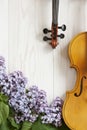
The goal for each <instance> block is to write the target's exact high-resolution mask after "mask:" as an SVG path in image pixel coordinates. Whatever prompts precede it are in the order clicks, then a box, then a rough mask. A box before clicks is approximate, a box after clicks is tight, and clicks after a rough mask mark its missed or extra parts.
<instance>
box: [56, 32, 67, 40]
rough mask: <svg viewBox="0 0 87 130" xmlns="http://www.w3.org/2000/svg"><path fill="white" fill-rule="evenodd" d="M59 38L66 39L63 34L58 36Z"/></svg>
mask: <svg viewBox="0 0 87 130" xmlns="http://www.w3.org/2000/svg"><path fill="white" fill-rule="evenodd" d="M57 37H60V38H61V39H63V38H64V37H65V35H64V34H62V33H61V34H60V35H58V36H57Z"/></svg>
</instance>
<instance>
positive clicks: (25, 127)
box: [21, 121, 32, 130]
mask: <svg viewBox="0 0 87 130" xmlns="http://www.w3.org/2000/svg"><path fill="white" fill-rule="evenodd" d="M31 126H32V123H31V122H28V121H25V122H23V125H22V129H21V130H30V129H31Z"/></svg>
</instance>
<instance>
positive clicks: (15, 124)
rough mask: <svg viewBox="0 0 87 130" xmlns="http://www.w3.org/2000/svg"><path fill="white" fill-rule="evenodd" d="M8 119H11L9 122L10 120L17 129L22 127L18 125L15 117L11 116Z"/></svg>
mask: <svg viewBox="0 0 87 130" xmlns="http://www.w3.org/2000/svg"><path fill="white" fill-rule="evenodd" d="M8 120H9V122H10V125H12V126H13V127H15V128H16V129H17V130H18V129H19V128H20V125H18V124H17V123H16V122H15V120H14V118H13V117H9V118H8Z"/></svg>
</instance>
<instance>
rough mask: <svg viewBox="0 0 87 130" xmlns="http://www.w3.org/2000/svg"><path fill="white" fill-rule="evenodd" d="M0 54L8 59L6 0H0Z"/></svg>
mask: <svg viewBox="0 0 87 130" xmlns="http://www.w3.org/2000/svg"><path fill="white" fill-rule="evenodd" d="M0 56H3V57H5V59H6V61H8V0H0Z"/></svg>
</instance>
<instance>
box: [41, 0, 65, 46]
mask: <svg viewBox="0 0 87 130" xmlns="http://www.w3.org/2000/svg"><path fill="white" fill-rule="evenodd" d="M58 10H59V0H52V27H51V30H48V29H47V28H44V29H43V33H44V34H48V33H51V35H50V36H51V37H50V38H49V37H47V36H44V37H43V40H44V41H48V40H50V41H51V43H50V44H51V46H52V48H56V46H57V45H58V39H57V38H58V37H60V38H61V39H62V38H64V34H62V33H61V34H60V35H58V29H61V30H62V31H65V30H66V25H62V26H59V27H58Z"/></svg>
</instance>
